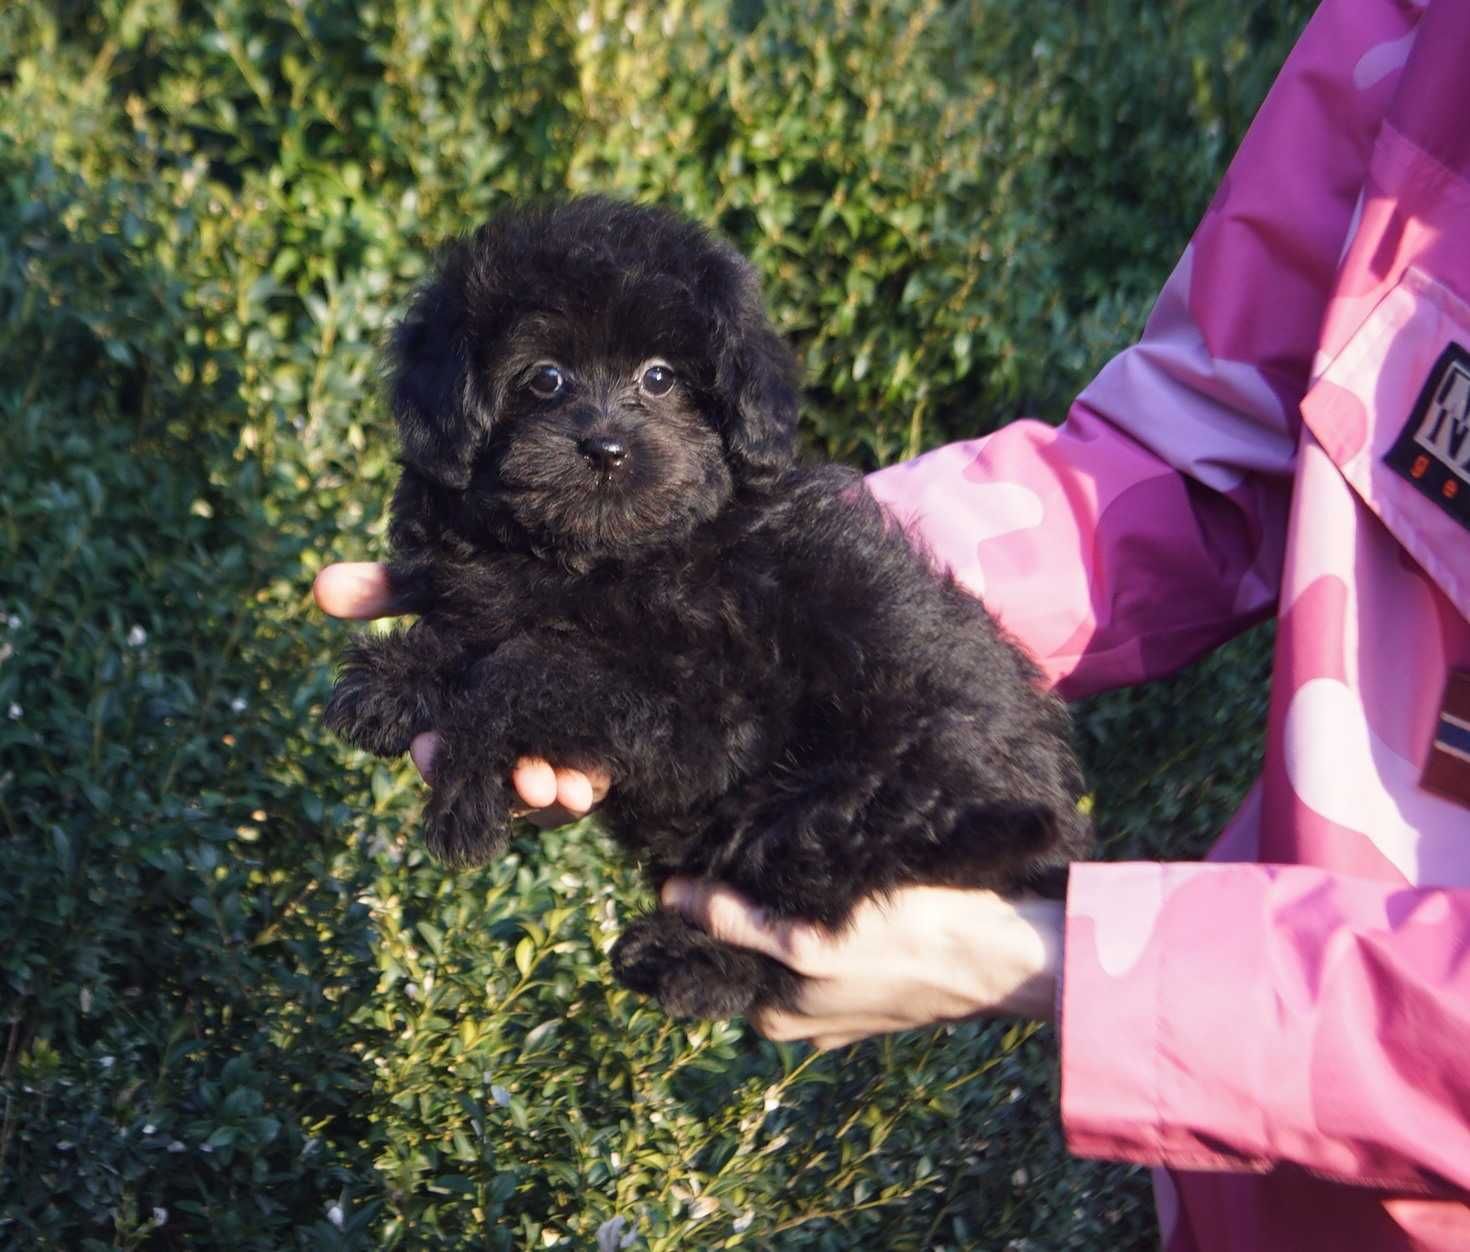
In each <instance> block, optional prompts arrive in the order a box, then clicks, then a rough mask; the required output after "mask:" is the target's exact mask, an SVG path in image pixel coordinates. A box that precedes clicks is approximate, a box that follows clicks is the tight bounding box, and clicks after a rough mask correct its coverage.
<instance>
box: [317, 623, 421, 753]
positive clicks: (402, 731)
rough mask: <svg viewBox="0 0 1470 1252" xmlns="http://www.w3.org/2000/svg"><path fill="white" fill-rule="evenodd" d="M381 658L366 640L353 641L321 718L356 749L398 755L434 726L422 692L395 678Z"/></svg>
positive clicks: (330, 728) (329, 727)
mask: <svg viewBox="0 0 1470 1252" xmlns="http://www.w3.org/2000/svg"><path fill="white" fill-rule="evenodd" d="M385 668H386V667H385V666H384V664H383V657H382V656H381V655H380V654H379V652H378V651H377V650H375V649H374V648H373V647H372V646H371V645H370V644H369V643H367V642H366V641H364V642H361V643H357V644H354V645H352V647H350V648H349V649H348V651H347V659H346V663H345V664H344V665H343V667H342V674H341V676H340V677H339V678H338V679H337V685H336V686H335V687H333V688H332V695H331V698H330V699H329V700H328V701H327V708H326V712H325V713H324V714H323V715H322V721H323V722H324V723H325V724H326V727H327V729H328V730H330V731H331V732H332V733H333V734H335V735H338V736H340V737H341V738H343V739H345V740H346V741H347V742H348V743H350V744H351V745H352V746H353V747H354V748H361V749H363V751H365V752H371V753H373V755H374V756H401V755H402V754H403V753H405V752H407V751H408V745H409V744H410V743H412V742H413V739H414V736H415V735H417V734H420V733H421V732H423V731H425V730H430V729H432V725H431V718H430V716H429V710H428V707H427V704H426V702H425V700H424V698H423V695H422V694H421V693H418V692H414V691H412V690H408V689H406V688H405V686H404V684H403V682H402V681H401V680H400V681H394V679H395V675H393V674H391V673H388V672H385Z"/></svg>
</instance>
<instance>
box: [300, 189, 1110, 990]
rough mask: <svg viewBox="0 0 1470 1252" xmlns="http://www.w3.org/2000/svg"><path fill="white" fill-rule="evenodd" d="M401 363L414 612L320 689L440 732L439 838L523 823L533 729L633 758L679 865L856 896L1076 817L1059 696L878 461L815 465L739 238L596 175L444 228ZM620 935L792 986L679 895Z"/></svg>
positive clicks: (648, 955)
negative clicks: (917, 535) (949, 564)
mask: <svg viewBox="0 0 1470 1252" xmlns="http://www.w3.org/2000/svg"><path fill="white" fill-rule="evenodd" d="M391 367H392V383H391V387H392V391H391V395H392V406H393V412H394V416H395V417H396V419H397V423H398V429H399V435H400V438H401V441H402V458H401V459H402V463H403V476H402V479H401V481H400V483H399V485H398V490H397V494H396V495H395V496H394V499H393V518H392V526H391V530H390V537H391V542H392V547H393V562H392V585H393V588H394V591H395V593H396V596H397V598H398V602H399V604H400V606H401V607H402V609H403V610H405V611H410V612H415V613H418V614H420V615H421V616H420V617H419V619H418V621H417V622H416V623H415V624H414V625H413V626H411V627H410V628H409V629H408V630H406V631H402V632H400V633H397V634H393V635H388V636H378V637H373V636H368V637H364V638H360V639H358V640H357V641H356V642H355V643H354V644H352V645H351V647H350V648H349V650H348V653H347V657H346V664H345V666H344V669H343V671H342V675H341V678H340V681H339V682H338V684H337V687H336V690H335V691H334V692H333V695H332V698H331V702H330V704H329V705H328V708H327V712H326V721H327V725H328V726H329V727H331V728H332V729H333V730H334V731H336V732H337V733H338V734H340V735H341V736H343V737H344V738H345V739H347V740H348V741H349V742H351V743H353V744H356V745H358V746H359V747H362V748H365V749H367V750H368V751H371V752H375V753H379V754H381V755H384V756H393V755H397V754H399V753H402V752H403V751H405V750H406V749H407V747H408V745H409V742H410V740H411V739H412V738H413V737H414V736H415V735H417V734H418V733H420V732H421V731H426V730H431V729H432V730H436V731H438V733H439V735H440V738H441V746H440V748H439V751H438V753H437V755H436V756H435V758H434V767H433V788H432V791H431V793H430V796H429V801H428V808H427V813H426V818H425V826H426V831H425V833H426V837H427V840H428V844H429V847H430V848H431V849H433V851H434V852H436V853H437V854H438V855H440V856H441V857H443V858H444V859H445V860H447V861H449V862H450V863H452V864H456V865H466V864H474V863H478V862H481V861H484V860H486V859H487V858H489V857H492V856H495V855H496V854H497V853H499V852H500V851H501V850H502V849H504V847H505V846H506V842H507V839H508V830H509V826H510V821H511V809H512V806H513V804H514V802H515V801H514V796H513V794H512V792H511V790H510V788H509V785H508V777H509V774H510V771H511V767H512V765H513V764H514V762H515V761H516V759H517V758H518V757H521V756H527V755H532V756H540V757H544V758H546V759H548V760H550V761H553V762H556V763H557V764H559V765H566V766H573V767H588V766H594V765H598V766H603V767H605V768H606V769H608V770H609V771H610V773H611V775H612V778H613V787H612V791H611V794H610V795H609V796H608V799H607V801H606V803H605V804H604V806H603V809H602V814H603V819H604V820H605V821H606V823H607V825H608V826H609V828H610V829H611V830H612V832H613V834H614V835H615V836H616V837H617V838H618V840H619V841H620V842H621V843H622V844H623V845H624V846H626V847H627V848H628V849H629V850H630V851H632V852H633V853H634V854H636V855H637V856H639V857H640V858H641V859H642V861H643V863H644V864H645V866H646V867H647V870H648V873H649V875H650V877H651V879H652V880H653V883H654V885H655V887H657V886H658V885H659V884H661V883H662V882H663V881H664V880H665V879H666V878H668V877H669V876H671V875H673V874H676V873H677V874H682V875H690V876H694V877H710V878H717V879H721V880H723V881H725V882H728V883H730V884H732V885H733V886H735V887H736V888H738V889H739V890H741V891H742V892H744V893H745V894H746V895H748V896H749V897H751V898H752V899H753V900H755V901H757V902H758V903H760V904H761V905H762V906H764V907H765V908H766V909H767V910H769V911H770V913H771V914H772V915H773V916H776V917H799V918H804V919H809V920H811V921H815V922H818V923H821V924H822V925H823V926H826V927H831V928H840V927H841V926H842V924H843V923H844V921H845V920H846V919H847V918H848V917H849V915H850V913H851V911H852V909H853V907H854V905H855V904H857V903H858V901H860V900H861V899H862V898H863V897H865V896H867V895H870V894H872V893H875V892H882V891H885V890H889V889H892V888H895V887H898V886H900V885H903V884H907V883H931V884H950V885H956V886H986V887H996V888H1003V889H1013V888H1017V887H1020V886H1023V885H1025V884H1026V883H1027V882H1028V881H1033V880H1035V879H1037V878H1038V877H1039V876H1042V875H1044V873H1045V872H1046V871H1047V870H1048V869H1054V868H1055V867H1058V866H1061V865H1063V864H1065V863H1066V862H1067V861H1069V860H1071V859H1073V858H1075V857H1076V856H1078V855H1079V854H1080V853H1081V852H1082V851H1083V850H1084V848H1085V846H1086V844H1087V842H1088V823H1087V821H1086V819H1085V817H1084V816H1083V814H1082V813H1081V812H1080V811H1079V809H1078V800H1079V799H1080V798H1081V796H1082V793H1083V782H1082V776H1081V772H1080V770H1079V769H1078V766H1077V763H1076V760H1075V758H1074V757H1073V755H1072V752H1071V750H1070V748H1069V747H1068V742H1067V729H1068V724H1067V716H1066V712H1065V710H1064V708H1063V706H1062V704H1061V703H1060V702H1059V701H1058V700H1057V699H1055V698H1054V697H1053V696H1051V695H1049V694H1047V693H1045V692H1043V691H1042V690H1041V689H1040V687H1039V686H1038V682H1037V671H1036V669H1035V667H1034V666H1033V665H1032V664H1031V662H1030V661H1029V660H1028V659H1027V658H1026V657H1025V656H1024V655H1023V654H1022V653H1021V652H1020V651H1019V649H1018V648H1017V647H1016V646H1015V645H1013V644H1012V643H1011V642H1009V641H1008V640H1007V639H1006V638H1005V637H1004V636H1003V635H1002V633H1001V632H1000V630H999V629H998V628H997V626H996V625H995V623H994V622H993V621H992V619H991V618H990V617H989V616H988V615H987V614H986V612H985V610H984V609H983V608H982V607H981V605H980V604H979V602H978V601H976V600H974V599H972V598H971V597H970V596H968V595H967V594H966V593H965V592H963V591H962V590H960V589H959V588H958V587H956V586H955V585H954V583H953V582H952V581H950V580H949V579H947V578H945V577H942V576H940V575H938V574H936V573H935V572H933V570H931V568H930V567H929V566H928V564H926V562H925V560H924V558H923V557H922V556H921V555H919V554H918V553H916V552H915V551H914V550H913V549H912V547H911V546H910V544H909V542H908V541H907V540H906V539H905V537H904V535H903V534H902V533H900V531H899V530H898V529H897V528H896V527H894V526H893V525H892V524H891V523H890V522H888V521H887V520H886V519H885V517H884V516H883V514H882V513H881V512H880V510H879V508H878V506H877V504H876V503H875V502H874V501H873V499H872V497H871V496H869V495H868V494H867V492H866V491H865V490H864V488H863V485H862V483H861V480H860V479H859V478H858V477H857V476H856V475H854V474H852V473H851V472H850V471H845V470H839V469H836V468H833V467H803V466H798V465H797V464H796V462H795V459H794V454H793V435H794V430H795V426H796V417H797V367H796V364H795V361H794V359H793V357H792V355H791V353H790V352H789V351H788V349H787V348H786V347H785V345H784V344H783V343H782V341H781V340H780V338H779V337H778V336H777V335H776V333H775V331H774V330H773V329H772V328H771V326H770V324H769V322H768V321H767V319H766V316H765V313H764V310H763V307H762V303H761V299H760V295H759V292H758V290H757V286H756V279H755V275H754V272H753V271H752V269H751V267H750V266H749V264H748V263H747V262H746V261H745V260H744V259H743V258H742V257H740V256H739V254H738V253H736V252H735V251H734V250H733V249H731V248H730V247H728V246H727V245H725V244H724V243H721V242H719V241H717V240H715V239H713V238H711V237H710V236H709V235H708V234H706V233H705V232H704V231H703V230H702V229H700V228H699V227H698V226H696V225H693V224H692V223H690V222H688V221H685V220H683V219H682V218H679V217H677V216H675V215H673V214H670V213H667V212H664V211H661V210H658V209H653V208H646V207H638V206H633V205H627V204H620V203H615V202H612V201H608V200H603V199H585V200H576V201H572V202H570V203H566V204H561V205H557V206H555V207H542V208H532V209H525V210H520V211H515V212H511V213H507V214H506V215H505V216H503V217H500V218H497V219H496V220H495V221H493V222H491V223H489V224H488V225H486V226H484V227H482V228H481V229H480V230H479V231H477V232H476V233H475V234H474V235H473V236H472V237H470V238H469V239H467V240H463V241H461V242H459V243H457V244H455V245H453V246H451V247H450V248H449V249H448V251H447V252H446V253H445V254H444V256H443V258H442V262H441V264H440V266H439V269H438V272H437V274H436V275H435V276H434V277H433V278H432V279H431V280H430V281H429V282H428V283H427V284H426V285H425V286H424V287H423V288H422V289H421V290H420V291H419V292H418V294H417V295H416V297H415V298H414V300H413V303H412V306H411V307H410V309H409V312H408V314H407V316H406V318H405V319H404V321H403V323H402V324H401V325H400V326H399V327H398V329H397V331H396V333H395V335H394V337H393V341H392V349H391ZM613 966H614V969H615V970H616V973H617V975H618V977H619V978H621V979H622V980H623V982H625V983H626V984H627V985H628V986H630V987H633V988H635V989H636V990H639V991H643V992H647V993H649V994H652V995H656V996H658V997H659V999H660V1000H661V1001H662V1003H663V1005H664V1007H665V1008H666V1009H667V1010H668V1011H669V1012H670V1013H672V1014H675V1015H677V1016H696V1017H726V1016H730V1015H734V1014H743V1013H746V1012H748V1011H749V1010H750V1009H751V1008H752V1007H754V1006H757V1005H762V1004H789V1003H790V1002H791V1000H792V998H793V996H794V994H795V992H796V990H797V987H798V984H799V979H798V978H797V977H796V976H795V975H793V974H792V973H791V972H790V971H789V970H787V969H786V968H785V967H784V966H781V965H779V964H777V963H776V962H774V961H771V960H769V959H767V958H765V957H763V956H759V955H756V954H754V953H751V952H747V951H743V950H737V949H735V948H731V947H727V946H724V945H721V944H718V943H716V942H715V941H714V940H712V939H711V938H709V936H708V935H706V934H704V933H703V932H702V931H700V930H698V929H697V928H695V927H693V926H691V925H689V924H688V923H687V922H685V921H684V920H682V919H681V918H680V917H679V916H677V915H675V914H673V913H669V912H662V911H661V912H656V913H654V914H653V915H651V916H649V917H645V918H642V919H640V920H638V921H636V922H634V923H633V925H632V926H630V927H629V928H628V930H627V931H626V932H625V933H624V934H623V936H622V937H621V939H620V940H619V942H618V944H617V946H616V948H615V949H614V951H613Z"/></svg>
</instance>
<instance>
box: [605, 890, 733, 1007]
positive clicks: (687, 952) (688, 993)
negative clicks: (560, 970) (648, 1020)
mask: <svg viewBox="0 0 1470 1252" xmlns="http://www.w3.org/2000/svg"><path fill="white" fill-rule="evenodd" d="M756 961H757V958H756V957H755V956H754V955H753V954H750V953H744V952H739V951H736V950H735V949H732V948H727V947H723V946H722V945H720V944H717V943H715V942H714V941H713V940H712V939H710V938H709V936H708V935H706V934H704V933H703V932H702V931H697V930H694V929H693V928H691V927H690V926H689V925H688V923H686V922H684V921H683V919H682V918H675V917H672V916H671V915H669V914H666V913H655V914H653V915H652V916H651V917H644V918H640V919H639V920H638V921H636V922H634V923H633V924H632V925H631V926H630V927H628V929H627V930H625V931H624V932H623V934H622V935H621V936H620V937H619V939H618V941H617V943H616V944H614V945H613V950H612V967H613V973H614V974H615V975H616V976H617V979H618V981H619V982H621V983H622V984H623V985H624V986H626V987H631V988H632V989H633V990H634V991H639V992H642V993H643V994H644V995H649V996H653V997H655V998H656V999H657V1000H658V1002H659V1003H660V1004H662V1005H663V1008H664V1012H666V1013H667V1014H668V1015H669V1016H670V1017H681V1018H688V1017H705V1018H713V1019H716V1020H723V1019H725V1018H730V1017H744V1016H746V1015H747V1014H748V1013H749V1012H750V1010H751V1009H752V1008H754V1007H755V1004H756V1002H757V1000H758V999H759V998H760V987H759V969H758V966H757V964H756Z"/></svg>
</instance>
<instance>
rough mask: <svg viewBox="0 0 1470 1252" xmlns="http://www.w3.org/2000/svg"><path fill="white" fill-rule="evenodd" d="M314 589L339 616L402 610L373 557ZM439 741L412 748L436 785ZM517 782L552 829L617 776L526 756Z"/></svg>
mask: <svg viewBox="0 0 1470 1252" xmlns="http://www.w3.org/2000/svg"><path fill="white" fill-rule="evenodd" d="M311 591H312V595H313V596H315V597H316V602H317V607H318V608H320V609H321V610H322V612H324V613H329V614H331V616H333V617H341V618H347V619H350V620H354V621H363V620H366V619H368V618H374V617H391V616H393V614H394V613H396V612H397V611H398V610H397V608H396V606H395V605H394V603H393V593H392V591H391V589H390V588H389V585H388V567H387V566H385V565H378V564H375V563H373V562H370V561H356V562H341V563H339V564H336V565H328V566H327V567H326V568H325V569H323V570H322V572H321V573H320V574H318V575H317V576H316V581H315V582H314V583H313V584H312V588H311ZM437 744H438V739H437V737H436V736H435V735H434V734H433V732H432V731H430V732H428V733H426V734H422V735H419V736H418V737H417V738H416V739H415V740H414V741H413V744H412V745H411V746H410V748H409V756H411V757H412V758H413V763H414V764H415V765H416V766H417V767H418V771H419V773H420V774H422V775H423V776H424V778H425V780H426V781H428V782H429V783H431V784H432V782H433V780H434V777H433V776H434V749H435V747H436V746H437ZM511 782H512V784H513V785H514V786H515V789H516V794H517V795H518V796H520V798H521V802H522V803H523V804H524V805H525V806H526V807H525V810H524V811H523V812H522V813H521V816H523V817H525V818H526V819H527V820H528V821H531V822H534V823H535V824H536V825H537V826H541V827H545V828H550V827H552V826H564V825H565V824H566V823H567V822H574V821H576V820H577V819H578V818H579V817H585V816H586V815H587V814H588V813H589V812H590V811H591V810H592V809H593V808H594V807H595V806H596V805H598V804H600V803H601V802H602V799H603V797H604V796H606V795H607V791H608V787H609V785H610V782H611V780H610V779H609V778H608V775H607V774H606V773H605V772H603V771H600V770H592V771H588V772H586V773H584V772H583V771H581V770H575V769H559V768H557V767H555V766H553V765H551V764H550V763H549V762H547V761H542V760H539V759H537V758H534V757H525V758H523V759H522V760H521V761H519V762H518V763H517V765H516V767H515V769H514V771H512V773H511Z"/></svg>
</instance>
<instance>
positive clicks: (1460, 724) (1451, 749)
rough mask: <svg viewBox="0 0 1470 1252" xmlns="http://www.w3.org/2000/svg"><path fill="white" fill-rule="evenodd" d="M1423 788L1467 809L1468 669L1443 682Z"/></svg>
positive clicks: (1469, 752) (1469, 796)
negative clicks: (1442, 698) (1442, 699)
mask: <svg viewBox="0 0 1470 1252" xmlns="http://www.w3.org/2000/svg"><path fill="white" fill-rule="evenodd" d="M1423 783H1424V787H1425V789H1426V790H1429V791H1433V792H1435V793H1436V794H1437V795H1442V796H1444V797H1445V798H1446V799H1449V800H1456V801H1458V802H1459V803H1460V804H1463V805H1465V806H1466V807H1467V808H1470V670H1455V671H1453V672H1452V673H1451V674H1450V680H1449V682H1448V683H1447V684H1446V685H1445V693H1444V705H1443V707H1441V709H1440V711H1439V721H1438V722H1436V723H1435V726H1434V740H1433V742H1432V743H1431V744H1430V745H1429V760H1428V761H1427V762H1426V763H1425V766H1424V778H1423Z"/></svg>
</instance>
